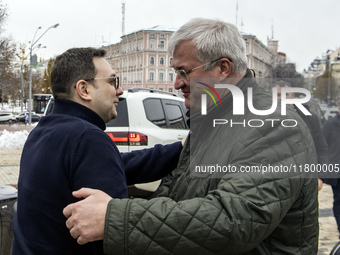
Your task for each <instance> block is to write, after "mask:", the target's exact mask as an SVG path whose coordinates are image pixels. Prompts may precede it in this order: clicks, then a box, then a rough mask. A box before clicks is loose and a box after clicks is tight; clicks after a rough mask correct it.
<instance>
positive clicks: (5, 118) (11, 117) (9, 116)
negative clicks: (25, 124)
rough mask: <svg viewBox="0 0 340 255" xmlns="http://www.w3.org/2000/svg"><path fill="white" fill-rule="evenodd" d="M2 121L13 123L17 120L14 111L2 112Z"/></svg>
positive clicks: (0, 118) (0, 117) (0, 120)
mask: <svg viewBox="0 0 340 255" xmlns="http://www.w3.org/2000/svg"><path fill="white" fill-rule="evenodd" d="M0 122H1V123H5V122H7V123H12V122H16V118H15V116H14V115H13V114H12V113H0Z"/></svg>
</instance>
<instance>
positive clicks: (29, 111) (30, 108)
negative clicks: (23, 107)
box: [28, 24, 59, 125]
mask: <svg viewBox="0 0 340 255" xmlns="http://www.w3.org/2000/svg"><path fill="white" fill-rule="evenodd" d="M58 26H59V24H55V25H54V26H50V27H49V28H48V29H46V31H45V32H44V33H43V34H42V35H41V36H40V37H39V38H38V39H37V40H35V41H34V39H35V36H36V35H37V32H38V30H39V29H41V27H38V28H37V30H36V31H35V34H34V37H33V40H32V42H31V48H30V83H29V101H28V119H29V125H31V124H32V52H33V46H34V45H35V44H36V43H37V42H38V41H39V40H40V38H41V37H43V36H44V35H45V34H46V33H47V31H48V30H50V29H51V28H57V27H58ZM38 46H39V47H40V45H38ZM39 47H38V48H39Z"/></svg>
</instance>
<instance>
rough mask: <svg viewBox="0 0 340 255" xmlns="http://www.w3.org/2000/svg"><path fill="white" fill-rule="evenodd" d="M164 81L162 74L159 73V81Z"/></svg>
mask: <svg viewBox="0 0 340 255" xmlns="http://www.w3.org/2000/svg"><path fill="white" fill-rule="evenodd" d="M163 80H164V74H163V73H159V81H163Z"/></svg>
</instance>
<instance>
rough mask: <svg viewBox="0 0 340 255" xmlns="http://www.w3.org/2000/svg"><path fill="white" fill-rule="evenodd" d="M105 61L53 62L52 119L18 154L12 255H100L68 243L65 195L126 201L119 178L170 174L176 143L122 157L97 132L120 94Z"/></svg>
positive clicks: (86, 54)
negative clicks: (92, 191)
mask: <svg viewBox="0 0 340 255" xmlns="http://www.w3.org/2000/svg"><path fill="white" fill-rule="evenodd" d="M104 56H105V51H104V50H100V49H99V50H98V49H93V48H74V49H70V50H68V51H66V52H65V53H63V54H61V55H60V56H58V57H57V58H56V60H55V63H54V66H53V69H52V73H51V82H52V91H53V96H54V98H55V105H54V108H53V111H52V113H51V114H49V115H48V116H45V117H42V118H41V119H40V121H39V123H38V125H37V127H35V128H34V130H32V132H31V133H30V135H29V137H28V139H27V141H26V143H25V146H24V149H23V152H22V157H21V164H20V176H19V183H18V210H17V214H16V215H15V217H14V220H13V229H14V244H13V254H14V255H46V254H48V255H53V254H55V255H61V254H63V255H67V254H70V255H71V254H72V255H75V254H82V255H83V254H103V244H102V242H93V243H89V244H88V245H86V246H80V245H78V244H77V242H76V240H74V239H73V238H72V237H71V236H70V235H69V231H68V229H67V227H66V226H65V218H64V215H63V214H62V210H63V208H64V207H65V206H66V205H67V204H69V203H72V202H76V201H77V199H75V198H74V197H73V196H72V191H73V190H76V189H79V188H81V187H92V188H100V189H102V190H104V191H105V192H107V193H108V194H110V195H111V196H113V197H119V198H127V197H128V194H127V184H133V183H129V182H128V183H127V182H126V176H127V177H128V179H129V180H130V181H131V180H132V179H133V178H131V176H133V177H134V176H137V175H138V176H139V179H138V180H139V181H140V182H148V181H154V180H157V179H160V178H162V177H163V176H165V175H166V174H167V173H169V172H170V171H171V170H172V169H173V168H175V166H176V162H177V160H178V155H179V153H180V151H181V149H182V145H181V143H180V142H179V143H175V144H172V145H166V146H155V148H153V149H147V150H143V151H135V152H131V153H126V154H122V155H121V154H120V153H119V151H118V149H117V147H116V145H115V144H114V142H113V141H112V140H111V138H110V137H109V136H108V135H107V134H106V133H105V132H104V130H105V128H106V126H105V123H106V122H108V121H110V120H111V119H113V118H116V116H117V111H116V107H117V104H118V102H119V98H118V97H119V95H121V94H122V93H123V91H122V89H121V87H120V86H119V80H118V77H117V76H116V74H115V73H114V71H113V70H112V68H111V66H110V65H109V63H108V62H107V61H106V60H105V58H104ZM164 155H166V157H164ZM164 166H166V167H164ZM152 169H155V171H152ZM157 170H158V171H157ZM136 172H138V174H136ZM93 213H97V212H96V210H94V211H93ZM98 227H100V225H99V226H98Z"/></svg>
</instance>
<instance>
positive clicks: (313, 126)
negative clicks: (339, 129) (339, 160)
mask: <svg viewBox="0 0 340 255" xmlns="http://www.w3.org/2000/svg"><path fill="white" fill-rule="evenodd" d="M273 87H274V88H277V98H278V100H281V96H282V95H281V88H290V87H291V85H290V83H289V82H287V81H284V80H280V81H277V82H275V83H274V84H273ZM286 98H287V99H293V98H294V93H292V92H291V93H287V94H286ZM290 106H291V107H294V109H295V110H296V112H297V113H298V114H299V115H300V117H301V118H302V119H303V121H304V122H305V123H306V125H307V127H308V129H309V131H310V133H311V135H312V137H313V141H314V145H315V149H316V154H317V156H318V164H320V165H323V164H327V163H328V155H327V151H328V146H327V143H326V140H325V137H324V136H323V134H322V131H321V124H320V123H321V121H320V120H319V118H318V116H317V115H316V114H315V113H313V112H311V115H305V114H303V112H301V111H300V109H298V108H297V107H296V105H290ZM304 107H305V108H307V109H308V110H309V107H308V105H306V104H304ZM321 174H322V173H321ZM319 177H320V178H319V181H318V190H321V188H322V185H323V183H324V181H325V178H323V177H325V176H322V175H320V176H319Z"/></svg>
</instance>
